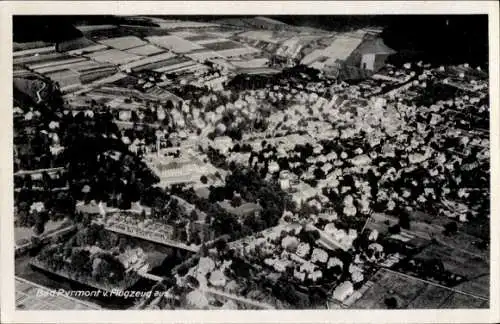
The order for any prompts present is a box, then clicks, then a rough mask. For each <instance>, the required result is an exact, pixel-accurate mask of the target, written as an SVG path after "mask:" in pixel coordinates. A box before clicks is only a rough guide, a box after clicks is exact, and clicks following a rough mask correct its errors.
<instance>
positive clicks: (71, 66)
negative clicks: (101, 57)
mask: <svg viewBox="0 0 500 324" xmlns="http://www.w3.org/2000/svg"><path fill="white" fill-rule="evenodd" d="M100 65H102V63H97V62H94V61H91V60H85V61H79V62H70V63H64V64H60V65H53V66H48V67H44V68H39V69H35V71H36V72H38V73H47V72H51V71H57V70H64V69H68V70H76V71H80V70H84V69H85V68H86V67H97V66H100Z"/></svg>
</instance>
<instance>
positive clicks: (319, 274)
mask: <svg viewBox="0 0 500 324" xmlns="http://www.w3.org/2000/svg"><path fill="white" fill-rule="evenodd" d="M322 277H323V272H321V270H316V271H314V272H313V273H310V274H309V276H308V278H309V279H311V280H312V281H314V282H316V281H318V280H319V279H321V278H322Z"/></svg>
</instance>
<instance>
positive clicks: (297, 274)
mask: <svg viewBox="0 0 500 324" xmlns="http://www.w3.org/2000/svg"><path fill="white" fill-rule="evenodd" d="M293 276H294V277H295V278H297V279H298V280H300V281H304V280H305V279H306V274H305V273H304V272H301V271H297V270H296V269H295V270H294V271H293Z"/></svg>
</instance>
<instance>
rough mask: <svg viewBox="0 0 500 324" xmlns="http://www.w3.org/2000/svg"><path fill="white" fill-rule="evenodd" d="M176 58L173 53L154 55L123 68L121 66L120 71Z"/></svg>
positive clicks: (125, 65) (124, 65)
mask: <svg viewBox="0 0 500 324" xmlns="http://www.w3.org/2000/svg"><path fill="white" fill-rule="evenodd" d="M175 56H176V55H175V54H173V53H171V52H168V53H162V54H158V55H153V56H149V57H146V58H142V59H139V60H137V61H134V62H130V63H127V64H123V65H122V66H120V69H121V70H126V69H131V68H134V67H138V66H141V65H146V64H150V63H156V62H159V61H163V60H168V59H170V58H173V57H175Z"/></svg>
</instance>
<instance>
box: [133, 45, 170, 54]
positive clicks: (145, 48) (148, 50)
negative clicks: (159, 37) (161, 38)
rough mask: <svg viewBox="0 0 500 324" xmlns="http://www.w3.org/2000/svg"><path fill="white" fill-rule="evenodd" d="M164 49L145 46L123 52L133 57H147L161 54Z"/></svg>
mask: <svg viewBox="0 0 500 324" xmlns="http://www.w3.org/2000/svg"><path fill="white" fill-rule="evenodd" d="M163 51H164V49H162V48H159V47H157V46H155V45H153V44H146V45H142V46H138V47H133V48H129V49H127V50H125V52H127V53H130V54H135V55H141V56H148V55H153V54H157V53H161V52H163Z"/></svg>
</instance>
